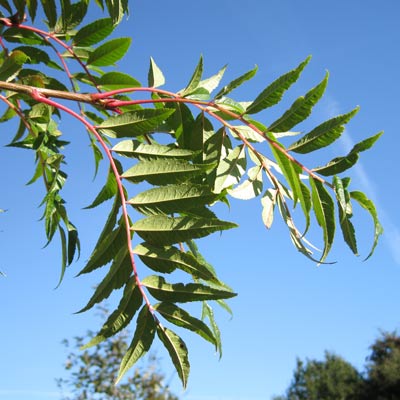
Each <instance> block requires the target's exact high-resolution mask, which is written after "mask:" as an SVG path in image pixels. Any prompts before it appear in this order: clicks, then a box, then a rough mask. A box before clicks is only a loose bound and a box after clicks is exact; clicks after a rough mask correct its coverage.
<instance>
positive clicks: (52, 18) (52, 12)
mask: <svg viewBox="0 0 400 400" xmlns="http://www.w3.org/2000/svg"><path fill="white" fill-rule="evenodd" d="M41 3H42V7H43V11H44V13H45V14H46V17H47V22H48V24H49V28H53V27H54V26H55V25H56V23H57V7H56V3H55V1H54V0H41Z"/></svg>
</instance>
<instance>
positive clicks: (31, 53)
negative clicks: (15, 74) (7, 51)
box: [15, 46, 63, 71]
mask: <svg viewBox="0 0 400 400" xmlns="http://www.w3.org/2000/svg"><path fill="white" fill-rule="evenodd" d="M15 50H19V51H22V52H23V53H24V54H26V55H27V56H28V59H27V60H26V64H39V63H43V64H45V65H47V66H49V67H51V68H55V69H58V70H62V71H63V69H62V68H61V67H60V66H59V65H58V64H57V63H55V62H54V61H52V60H51V59H50V56H49V55H48V54H47V53H46V52H45V51H43V50H41V49H39V48H38V47H31V46H19V47H17V48H16V49H15Z"/></svg>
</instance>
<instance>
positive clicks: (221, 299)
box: [0, 0, 382, 386]
mask: <svg viewBox="0 0 400 400" xmlns="http://www.w3.org/2000/svg"><path fill="white" fill-rule="evenodd" d="M92 3H93V2H90V1H88V0H81V1H75V2H74V3H71V2H70V1H66V0H61V1H59V2H58V1H55V0H42V1H40V2H36V1H34V0H30V1H27V2H24V1H13V2H8V1H1V2H0V8H1V10H2V14H1V15H2V16H4V17H2V18H1V23H2V24H3V29H2V31H1V39H2V45H3V47H4V50H3V51H2V53H1V55H0V90H1V93H2V94H1V97H0V101H2V102H3V103H4V104H5V105H6V108H7V109H6V111H5V112H4V113H3V115H2V117H1V118H0V122H1V123H7V122H9V121H11V120H12V119H17V120H18V124H17V129H16V133H15V135H14V138H10V141H11V142H10V144H9V146H13V147H18V148H22V149H27V150H30V151H32V152H33V154H34V157H35V162H36V166H35V170H34V171H33V173H32V179H31V180H30V181H29V183H30V184H31V183H34V182H36V181H38V180H40V179H42V180H43V181H44V186H45V194H44V197H43V201H42V204H41V205H42V207H43V221H44V225H45V233H46V237H47V240H48V242H51V241H52V240H53V239H54V237H55V236H56V234H58V235H59V237H60V242H61V278H60V281H61V279H62V278H63V276H64V274H65V271H66V268H67V267H68V266H69V265H70V264H71V263H72V261H73V260H74V258H77V256H78V255H79V250H80V242H79V236H78V229H77V227H76V226H75V225H74V224H73V223H72V222H71V221H70V219H69V215H68V212H67V208H66V201H65V200H64V199H63V197H62V189H63V187H64V185H65V183H66V180H67V178H68V175H67V172H66V169H67V163H66V161H67V160H65V153H64V150H65V146H67V145H68V142H67V141H66V140H62V136H63V135H64V133H62V132H61V131H60V130H59V125H58V124H59V122H60V119H62V118H63V117H64V115H65V114H69V116H71V117H73V118H75V120H77V121H79V122H80V123H81V124H82V125H83V130H84V129H86V130H87V132H88V135H89V143H90V146H91V148H92V150H93V154H94V161H95V162H94V166H95V171H96V173H97V170H98V167H99V164H100V162H108V166H109V168H108V174H107V177H106V178H105V184H104V186H103V187H102V189H101V190H100V192H99V193H98V194H97V196H96V195H94V196H93V199H94V200H93V201H92V203H91V204H90V205H89V206H87V207H86V208H87V209H91V208H95V207H97V206H100V205H103V206H104V205H105V204H104V203H107V202H108V201H110V200H112V205H111V206H110V212H109V215H108V216H105V217H104V220H105V223H104V227H103V229H102V230H101V232H100V234H99V237H98V239H97V241H96V246H95V248H94V250H93V251H92V254H91V256H90V257H89V259H88V260H87V261H86V264H85V265H84V267H83V268H82V270H81V272H80V274H87V273H91V272H92V271H94V270H97V269H99V268H103V269H105V270H106V271H105V272H104V278H103V280H102V281H101V282H100V283H99V284H98V286H97V288H96V289H95V292H94V294H93V295H92V297H91V298H90V300H89V301H88V302H87V304H86V306H85V307H83V309H82V310H81V312H83V311H86V310H89V309H91V308H92V307H93V306H95V305H96V304H98V303H100V302H102V301H103V300H105V299H107V298H108V297H109V296H110V295H111V294H112V293H114V292H116V291H117V290H118V289H122V288H124V290H123V293H122V295H121V299H120V302H119V305H118V307H117V308H116V309H115V310H114V311H113V312H112V314H111V316H110V317H109V319H107V321H106V322H105V323H104V324H103V326H102V328H101V329H100V331H99V333H98V335H97V336H96V337H95V338H94V339H93V340H92V341H91V342H90V343H89V344H88V346H91V345H96V346H97V345H98V344H99V343H100V342H101V341H104V340H107V338H110V337H112V336H113V335H115V334H116V333H117V332H119V331H121V330H122V329H124V328H126V327H127V326H128V324H129V323H131V322H132V323H135V322H136V330H135V332H134V333H133V339H132V341H131V345H130V346H129V348H128V349H126V353H125V355H124V356H123V359H122V364H121V368H120V372H119V376H118V379H121V378H122V376H123V374H124V373H126V372H127V371H128V370H129V368H131V367H132V365H133V364H134V363H135V362H136V361H138V360H139V359H140V358H141V357H142V356H143V355H144V354H145V353H146V352H147V351H148V350H149V349H150V347H151V345H152V343H153V340H154V339H155V338H156V336H157V337H158V339H159V340H160V341H161V342H162V344H163V345H164V347H165V348H166V350H167V351H168V354H169V355H170V357H171V360H172V362H173V364H174V366H175V367H176V370H177V372H178V375H179V377H180V378H181V380H182V383H183V385H184V386H185V385H186V383H187V380H188V374H189V369H190V368H189V360H188V349H187V348H186V345H185V344H184V342H183V340H182V338H181V337H180V336H179V335H178V333H179V334H180V331H181V330H182V331H185V330H186V331H187V330H189V331H193V332H195V333H197V334H198V335H199V336H201V337H202V338H203V339H205V340H207V341H209V342H211V343H212V344H213V345H214V346H215V347H216V349H217V351H218V352H219V354H221V353H222V345H221V337H220V332H219V329H218V325H217V323H216V320H215V318H214V312H213V308H212V306H213V305H214V304H215V305H218V306H221V307H222V308H223V309H225V310H226V311H228V312H230V308H229V306H228V305H227V303H225V299H229V298H231V297H233V296H235V295H236V294H235V292H234V291H233V290H232V289H231V288H229V287H228V286H227V285H226V284H224V283H223V282H221V281H220V279H219V278H218V274H217V272H216V270H215V269H214V268H213V267H212V266H210V265H209V264H208V263H207V261H206V260H205V258H204V257H203V256H202V255H201V253H200V252H199V250H198V248H197V245H196V243H195V242H194V240H195V239H200V238H203V237H207V236H209V235H211V234H213V233H217V232H222V231H223V230H228V229H232V228H235V227H236V226H237V225H236V224H235V223H233V222H228V221H223V220H221V219H219V217H218V215H216V213H215V208H213V206H214V205H215V204H216V203H223V204H228V205H229V198H230V197H234V198H238V199H243V200H250V199H253V198H256V197H258V198H259V199H260V200H261V208H262V219H263V222H264V224H265V225H266V227H267V228H270V227H271V225H272V222H273V219H274V214H275V211H276V210H278V211H279V214H280V216H281V218H282V220H283V222H284V223H285V224H286V226H287V228H288V233H289V237H290V239H291V241H292V243H293V244H294V246H295V248H296V249H297V250H298V251H299V252H301V253H302V254H304V255H305V256H307V257H308V258H310V259H311V260H313V261H315V262H321V263H322V262H327V261H326V260H327V258H328V255H329V252H330V250H331V248H332V246H333V243H334V239H335V232H336V229H335V227H336V225H338V226H340V228H341V230H342V234H343V237H344V241H345V242H346V243H347V245H348V246H349V247H350V249H351V250H352V251H353V252H354V253H355V254H357V253H358V247H357V242H356V230H355V227H354V226H353V223H352V220H351V218H352V216H353V205H352V201H353V202H356V203H358V204H359V205H360V206H361V208H363V209H365V210H366V211H367V212H368V213H369V214H370V216H371V217H372V220H373V223H374V240H373V244H372V246H371V250H370V252H369V254H368V256H367V258H368V257H369V256H370V255H371V254H372V253H373V251H374V249H375V247H376V245H377V241H378V237H379V236H380V234H381V233H382V228H381V226H380V224H379V220H378V217H377V212H376V209H375V206H374V204H373V203H372V202H371V200H369V199H368V198H367V196H366V195H365V194H363V193H361V192H359V191H350V189H349V183H350V180H349V179H347V178H345V177H340V176H338V174H341V173H342V172H343V171H346V170H347V169H348V168H350V167H352V166H353V165H354V164H355V163H356V162H357V161H358V158H359V155H360V153H361V152H363V151H365V150H367V149H369V148H371V147H372V146H373V145H374V143H375V142H376V140H377V139H378V138H379V136H380V134H377V135H375V136H372V137H370V138H368V139H365V140H363V141H361V142H360V143H358V144H356V145H355V146H354V148H353V149H352V150H351V151H350V152H349V154H347V155H346V156H342V157H336V158H334V159H333V160H332V161H330V162H329V163H328V164H327V165H325V166H323V167H315V166H314V167H308V166H306V165H305V164H304V163H303V161H301V162H300V161H299V160H297V159H296V158H294V156H293V155H292V154H294V153H296V154H297V153H299V154H308V153H313V152H314V151H317V150H319V149H321V148H323V147H326V146H329V145H331V144H332V143H334V142H335V140H337V139H338V138H339V137H340V136H341V135H342V133H343V131H344V126H345V124H347V123H348V122H349V121H350V119H351V118H352V117H353V116H354V115H355V114H356V112H357V109H355V110H353V111H351V112H349V113H347V114H344V115H340V116H338V117H335V118H332V119H330V120H329V121H325V122H322V123H321V124H319V125H318V126H317V127H316V128H314V129H312V130H311V131H310V132H309V133H306V134H304V135H303V136H302V137H301V138H300V139H298V140H296V141H295V142H294V143H292V144H291V145H290V146H288V147H286V146H285V145H284V143H283V142H282V141H281V139H282V138H284V137H285V136H293V135H294V134H295V133H294V132H291V130H292V128H294V127H296V126H298V124H300V123H302V122H303V121H304V120H306V119H307V118H308V117H309V116H310V114H311V113H312V111H313V107H314V106H315V105H316V104H317V103H318V102H319V100H320V99H321V97H322V96H323V94H324V92H325V89H326V86H327V82H328V75H326V76H325V77H324V78H323V79H322V81H320V82H319V83H318V84H317V85H316V86H315V87H313V88H312V89H311V90H308V91H307V92H306V93H305V95H304V96H300V97H299V98H297V99H296V100H295V101H294V102H293V103H292V104H291V105H290V107H289V108H287V110H286V111H285V112H284V113H283V114H282V115H281V116H280V117H279V118H277V119H276V120H275V121H273V122H270V123H269V124H268V123H265V122H264V121H259V120H255V119H253V115H255V114H258V113H260V112H261V111H263V110H265V109H267V108H269V107H272V106H274V105H276V104H278V103H279V102H280V101H281V100H282V99H283V96H284V94H285V92H286V91H287V90H289V89H290V87H291V86H292V85H293V84H295V83H296V81H297V80H298V79H299V78H300V76H301V74H302V72H303V70H304V68H306V66H307V64H308V63H309V62H310V57H307V58H306V59H305V60H304V61H302V62H301V63H300V64H299V65H298V66H297V67H295V68H294V69H293V70H291V71H289V72H287V73H286V74H283V75H282V76H280V77H278V78H277V79H275V80H274V81H273V82H272V83H271V84H269V85H267V86H266V87H265V89H264V90H262V91H261V92H260V93H259V94H258V95H256V96H254V97H255V99H254V101H252V102H250V103H248V102H246V103H245V102H241V101H238V100H236V99H233V98H231V97H226V96H227V95H228V94H229V95H231V93H232V91H233V90H234V89H235V88H237V87H239V86H240V85H242V84H244V83H245V82H246V81H248V80H249V79H251V78H253V76H254V75H255V74H256V72H257V67H255V68H254V69H252V70H250V71H248V72H246V73H244V74H242V75H241V76H239V77H238V78H236V79H233V80H231V81H230V82H229V83H227V84H225V85H224V86H222V85H221V86H222V88H220V89H219V90H218V91H216V90H217V89H218V87H219V86H220V83H221V80H222V78H223V76H224V73H225V71H226V67H222V68H221V69H220V70H219V71H217V72H216V73H215V74H214V75H212V76H210V77H207V78H204V77H203V70H204V65H203V58H202V57H200V60H199V62H198V63H197V65H196V67H195V69H194V72H193V73H192V74H191V77H190V79H188V84H187V85H186V87H185V88H183V89H182V90H180V91H179V92H177V93H172V92H169V91H167V90H161V89H158V88H159V87H160V86H162V85H164V84H165V82H166V79H165V76H164V74H163V72H162V71H161V69H160V67H159V66H158V65H157V64H156V62H155V61H154V59H152V58H151V60H150V67H149V71H148V75H147V79H148V87H143V86H142V85H141V83H140V82H139V81H138V80H137V79H136V78H134V77H132V76H130V75H129V74H127V73H125V72H122V71H115V70H113V69H115V63H116V62H119V61H120V60H121V59H122V58H123V57H124V56H125V54H126V53H127V51H128V49H129V47H130V44H131V38H121V37H114V36H113V37H110V35H111V34H114V33H115V29H116V26H117V24H118V23H120V22H121V21H122V19H123V16H124V15H125V14H126V13H127V11H128V1H127V0H115V1H114V0H113V1H108V0H104V1H103V0H96V1H95V3H96V4H97V6H99V7H100V8H101V9H102V10H103V11H106V12H107V13H108V17H106V18H104V17H103V18H100V19H98V20H93V19H92V20H90V16H91V15H96V14H93V13H92V12H91V11H92V8H91V7H92ZM40 7H41V9H40ZM26 11H27V13H26V14H27V15H28V16H29V18H30V20H29V18H28V20H27V21H24V24H22V25H21V21H22V20H23V19H24V17H23V15H24V13H25V12H26ZM39 13H41V15H42V16H43V15H44V16H45V19H46V21H45V25H46V26H44V27H43V26H40V27H39V26H36V25H34V26H30V24H32V22H33V21H34V20H35V18H36V16H37V15H39ZM11 15H12V16H11ZM37 24H40V22H37ZM66 60H67V61H68V63H67V62H66ZM32 66H37V67H38V68H39V67H40V68H41V69H40V70H35V69H32V68H31V67H32ZM214 91H216V94H213V93H214ZM131 95H134V97H133V96H131ZM59 99H62V100H68V101H69V102H67V101H61V100H59ZM74 102H75V103H78V105H77V107H75V106H76V104H74ZM260 118H261V117H260ZM262 118H264V117H262ZM268 126H269V127H268ZM71 137H72V138H73V140H76V135H72V136H71V135H68V138H71ZM309 162H310V163H312V160H311V161H309ZM324 176H328V177H330V176H333V178H332V180H329V181H328V180H327V179H326V178H324ZM298 204H300V206H298V209H299V210H296V212H297V214H300V218H301V217H303V219H304V224H303V225H304V228H303V229H301V230H300V229H299V228H298V227H297V220H296V222H295V220H294V217H293V215H292V213H294V212H293V209H294V208H295V207H296V206H297V205H298ZM138 213H140V214H142V217H139V218H138ZM312 213H314V215H315V219H316V221H317V223H318V225H319V226H320V227H321V230H322V241H323V250H322V253H321V255H319V256H318V255H314V254H313V251H314V250H312V246H310V244H309V242H308V241H307V239H306V238H305V233H307V232H308V228H309V226H310V224H311V223H312V222H313V221H315V220H314V219H313V218H311V215H312ZM297 214H296V215H297ZM296 218H297V216H296ZM337 222H339V223H338V224H337ZM139 238H140V239H139ZM139 240H140V241H143V242H142V243H138V242H139ZM134 242H135V244H133V243H134ZM139 260H140V261H142V263H143V264H145V266H146V267H149V268H150V269H151V270H152V271H154V272H155V273H156V274H157V275H152V276H148V277H146V278H144V276H142V268H143V267H144V266H143V265H141V264H138V261H139ZM178 271H179V273H176V272H178ZM165 274H170V275H169V276H168V280H166V278H165ZM156 300H158V301H160V302H161V303H158V304H157V305H153V303H154V302H156ZM186 302H197V303H198V304H200V305H201V307H202V312H201V314H202V315H201V319H200V318H197V317H195V316H193V315H191V314H189V313H188V311H186V310H184V309H183V308H180V306H178V305H177V304H176V303H186ZM213 302H214V303H213ZM162 319H164V320H166V322H167V323H169V324H171V325H173V326H175V327H176V328H177V329H179V332H178V331H177V333H175V331H173V330H171V329H170V328H169V327H166V326H163V325H162V324H161V322H160V321H161V320H162ZM181 328H184V329H181ZM156 333H157V335H156ZM334 361H335V360H334ZM335 362H336V361H335Z"/></svg>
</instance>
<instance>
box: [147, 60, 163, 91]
mask: <svg viewBox="0 0 400 400" xmlns="http://www.w3.org/2000/svg"><path fill="white" fill-rule="evenodd" d="M148 83H149V87H159V86H162V85H164V83H165V78H164V75H163V73H162V72H161V70H160V68H159V67H158V66H157V64H156V63H155V61H154V60H153V58H152V57H150V68H149V73H148Z"/></svg>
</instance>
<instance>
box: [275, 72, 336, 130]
mask: <svg viewBox="0 0 400 400" xmlns="http://www.w3.org/2000/svg"><path fill="white" fill-rule="evenodd" d="M328 77H329V74H328V73H326V75H325V78H324V79H323V80H322V82H321V83H320V84H318V85H317V86H316V87H314V88H313V89H311V90H310V91H309V92H308V93H307V94H306V95H305V96H301V97H299V98H298V99H297V100H296V101H295V102H294V103H293V104H292V106H291V107H290V108H289V110H287V111H286V112H285V113H284V114H283V115H282V117H280V118H279V119H277V120H276V121H275V122H273V123H272V124H271V125H270V126H269V128H268V130H269V131H271V132H285V131H288V130H290V129H292V128H293V127H294V126H296V125H297V124H299V123H300V122H302V121H304V120H305V119H306V118H307V117H308V116H309V115H310V114H311V110H312V109H313V107H314V106H315V104H317V103H318V101H319V100H320V98H321V97H322V95H323V94H324V92H325V89H326V86H327V84H328Z"/></svg>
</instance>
